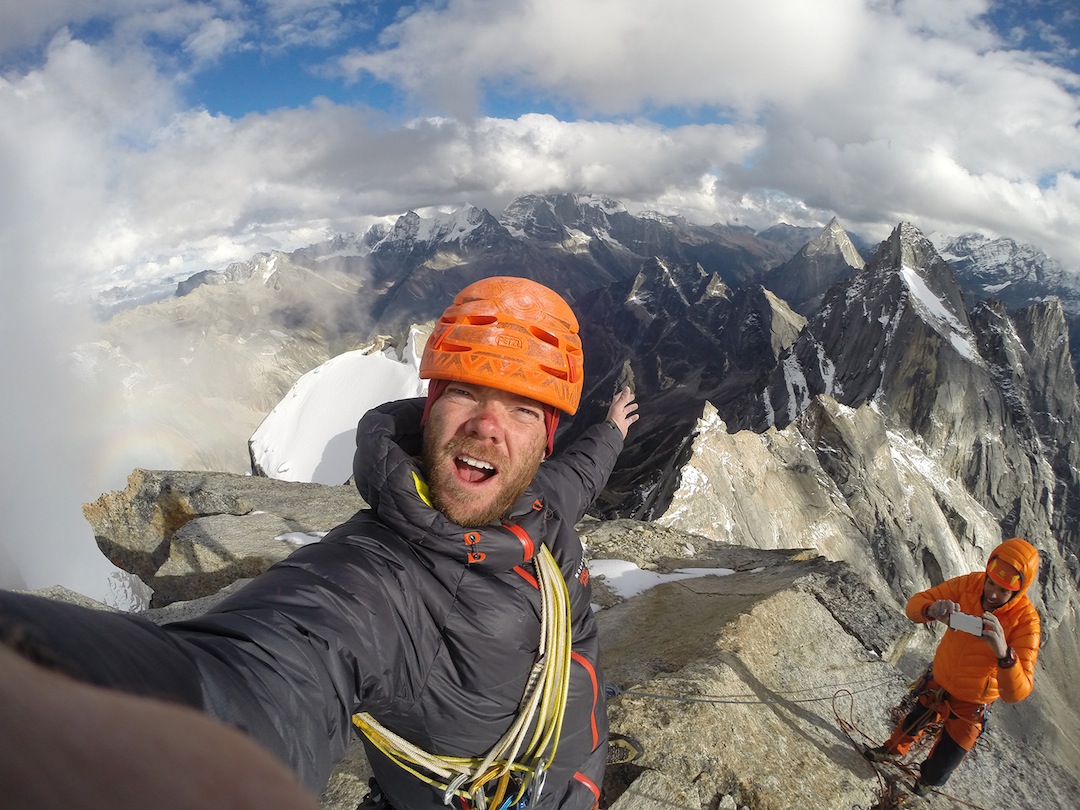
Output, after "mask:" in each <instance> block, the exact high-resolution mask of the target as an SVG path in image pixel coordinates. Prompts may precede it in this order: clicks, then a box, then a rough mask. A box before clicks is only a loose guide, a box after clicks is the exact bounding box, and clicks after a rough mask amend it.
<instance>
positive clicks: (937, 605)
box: [926, 599, 960, 622]
mask: <svg viewBox="0 0 1080 810" xmlns="http://www.w3.org/2000/svg"><path fill="white" fill-rule="evenodd" d="M959 612H960V605H958V604H956V602H953V601H952V600H950V599H938V600H937V601H936V602H934V603H932V604H931V605H930V607H928V608H927V609H926V615H927V616H929V617H930V618H931V619H938V620H940V621H943V622H948V621H949V614H950V613H959Z"/></svg>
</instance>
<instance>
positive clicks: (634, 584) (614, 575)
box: [589, 560, 735, 599]
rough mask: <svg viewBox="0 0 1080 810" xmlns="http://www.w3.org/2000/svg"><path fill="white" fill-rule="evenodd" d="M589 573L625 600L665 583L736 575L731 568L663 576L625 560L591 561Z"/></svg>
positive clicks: (699, 569) (681, 570) (687, 571)
mask: <svg viewBox="0 0 1080 810" xmlns="http://www.w3.org/2000/svg"><path fill="white" fill-rule="evenodd" d="M589 571H590V572H592V575H593V576H599V577H603V578H604V582H605V584H607V586H608V587H609V588H611V590H612V591H614V592H615V593H616V594H617V595H618V596H621V597H622V598H624V599H630V598H632V597H634V596H639V595H641V594H643V593H645V591H647V590H649V589H650V588H655V587H656V586H657V585H663V584H664V583H665V582H678V581H679V580H682V579H694V578H696V577H708V576H715V577H726V576H728V575H729V574H734V573H735V571H734V569H731V568H680V569H678V570H676V571H672V572H671V573H670V574H661V573H658V572H656V571H643V570H642V569H641V568H638V566H636V565H634V563H632V562H626V561H625V560H591V561H590V562H589Z"/></svg>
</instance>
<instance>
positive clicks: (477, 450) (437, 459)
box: [424, 419, 545, 526]
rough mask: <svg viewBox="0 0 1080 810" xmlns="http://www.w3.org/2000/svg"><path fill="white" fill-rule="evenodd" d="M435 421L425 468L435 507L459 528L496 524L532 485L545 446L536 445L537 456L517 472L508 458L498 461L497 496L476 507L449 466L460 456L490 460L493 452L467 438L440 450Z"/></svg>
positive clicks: (427, 437) (528, 457) (427, 438)
mask: <svg viewBox="0 0 1080 810" xmlns="http://www.w3.org/2000/svg"><path fill="white" fill-rule="evenodd" d="M433 421H434V419H432V420H429V424H428V426H427V427H428V428H429V429H427V430H425V431H424V464H425V466H426V468H427V470H426V473H427V478H428V481H427V483H428V491H429V493H430V495H431V502H432V504H433V505H434V507H435V508H436V509H438V510H439V511H440V512H442V513H443V514H444V515H446V517H447V518H449V519H450V520H451V521H453V522H454V523H456V524H458V525H459V526H486V525H488V524H489V523H495V522H496V521H498V519H499V518H500V517H501V516H502V515H503V514H504V513H505V512H506V511H507V510H508V509H509V508H510V507H511V506H512V505H513V503H514V501H516V500H517V499H518V498H519V497H521V494H522V493H523V492H525V490H526V488H527V487H528V486H529V484H530V483H532V479H533V476H534V475H536V470H537V468H539V466H540V462H541V461H542V460H543V458H544V450H545V447H544V445H543V443H542V442H541V443H540V444H538V445H537V448H536V452H535V454H533V453H530V454H528V455H526V456H524V457H523V458H522V459H521V461H520V462H519V463H518V464H517V466H516V468H512V465H511V464H510V462H509V461H508V460H507V459H506V458H505V457H503V458H501V459H499V460H498V462H497V463H496V464H495V468H496V469H497V470H498V473H497V476H498V479H499V480H498V482H497V483H496V484H495V486H497V487H498V492H497V494H496V495H495V497H494V498H493V499H492V500H491V501H489V502H487V503H486V504H477V503H475V502H474V500H473V496H472V495H471V494H469V493H466V492H463V491H462V490H461V488H460V487H459V486H458V482H457V480H456V479H455V477H454V473H453V469H452V464H448V463H446V462H447V461H448V460H450V459H453V458H455V457H456V456H461V455H466V456H474V457H475V458H490V456H491V451H490V449H489V448H481V446H480V445H479V443H478V442H476V441H475V440H474V439H470V438H467V437H460V438H457V439H451V440H450V441H448V442H447V443H446V444H444V445H443V446H442V447H437V446H436V442H437V439H436V437H437V436H439V435H440V434H441V431H440V430H437V429H435V428H436V427H437V425H436V424H431V422H433ZM470 448H473V452H470Z"/></svg>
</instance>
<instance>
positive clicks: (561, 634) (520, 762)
mask: <svg viewBox="0 0 1080 810" xmlns="http://www.w3.org/2000/svg"><path fill="white" fill-rule="evenodd" d="M535 560H536V573H537V582H538V584H539V587H540V602H541V606H542V613H541V621H540V649H539V653H538V655H537V659H536V662H535V663H534V664H533V668H532V671H531V672H530V673H529V679H528V682H527V683H526V685H525V691H524V694H523V696H522V699H521V702H520V704H519V708H518V715H517V719H516V720H515V721H514V723H513V725H511V727H510V728H509V729H508V730H507V732H506V733H505V734H504V735H503V736H502V738H501V739H500V740H499V741H498V742H497V743H495V745H494V746H492V748H491V750H490V751H488V753H487V755H486V756H484V757H449V756H442V755H439V754H431V753H429V752H427V751H425V750H424V749H422V748H420V747H419V746H416V745H413V744H412V743H410V742H409V741H408V740H406V739H404V738H403V737H401V736H400V735H397V734H395V733H394V732H392V731H390V730H389V729H387V728H386V727H385V726H383V725H382V724H381V723H379V721H378V720H376V719H375V718H374V717H372V716H371V715H370V714H368V713H367V712H362V713H360V714H356V715H353V718H352V720H353V723H354V724H355V725H356V727H357V728H358V729H359V730H360V731H361V732H362V733H363V734H364V736H365V737H367V739H368V740H369V741H370V742H371V744H372V745H374V746H375V747H376V748H378V749H379V750H380V751H382V752H383V753H384V754H385V755H386V756H387V757H389V758H390V759H391V760H393V761H394V762H396V763H397V764H398V765H399V766H400V767H402V768H403V769H405V770H406V771H408V772H409V773H411V774H413V775H414V776H416V777H417V778H418V779H421V780H423V781H424V782H427V783H428V784H429V785H432V786H433V787H435V788H436V789H437V790H439V791H441V792H442V793H443V801H444V803H446V804H450V802H451V800H452V799H453V797H454V796H460V797H462V798H463V799H465V800H466V801H467V802H469V803H470V805H471V806H472V807H473V808H475V810H486V809H487V808H488V806H489V805H490V806H491V807H493V808H495V809H496V810H502V808H504V807H511V806H515V807H516V806H519V805H520V803H521V801H522V799H523V798H525V797H526V794H528V797H529V799H530V801H531V802H535V801H536V800H537V799H538V798H539V796H540V793H541V792H542V791H543V788H544V779H545V776H546V773H547V768H548V766H549V765H550V763H551V762H552V760H553V759H554V758H555V752H556V750H557V749H558V746H559V737H560V735H561V734H562V724H563V715H564V714H565V712H566V698H567V693H568V690H569V684H570V652H571V623H570V593H569V591H568V589H567V587H566V580H565V579H564V578H563V575H562V571H561V570H560V569H559V566H558V564H557V563H556V562H555V558H554V557H552V556H551V552H550V551H549V550H548V548H547V546H545V545H543V544H541V545H540V547H539V551H538V553H537V555H536V557H535ZM530 728H532V729H533V731H532V735H531V736H529V729H530ZM527 737H528V743H527V744H526V738H527ZM512 775H515V776H517V777H518V780H519V784H518V789H517V791H516V794H515V795H514V796H513V797H512V798H511V799H507V797H506V794H507V789H508V787H509V785H510V778H511V776H512ZM489 789H493V792H492V793H491V795H490V796H489V795H488V790H489ZM530 791H531V792H530Z"/></svg>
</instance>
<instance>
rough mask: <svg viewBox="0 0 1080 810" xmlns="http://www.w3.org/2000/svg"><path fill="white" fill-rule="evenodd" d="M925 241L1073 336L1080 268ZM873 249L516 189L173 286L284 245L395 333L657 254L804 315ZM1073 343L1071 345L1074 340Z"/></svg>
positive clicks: (966, 287)
mask: <svg viewBox="0 0 1080 810" xmlns="http://www.w3.org/2000/svg"><path fill="white" fill-rule="evenodd" d="M931 241H932V242H933V244H934V245H935V247H936V248H937V250H938V252H939V254H940V256H941V257H942V258H943V259H944V260H945V261H947V262H948V263H949V264H950V265H951V267H952V269H953V272H954V273H955V275H956V277H957V280H958V282H959V283H960V287H961V289H962V291H963V293H964V296H965V300H966V301H967V302H968V305H972V304H974V303H977V302H978V301H983V300H990V299H999V300H1001V301H1002V302H1003V304H1004V305H1005V306H1006V308H1007V309H1015V308H1017V307H1022V306H1027V305H1029V304H1031V303H1034V302H1036V301H1041V300H1045V299H1046V298H1048V297H1050V296H1056V297H1058V298H1060V299H1061V301H1062V305H1063V307H1064V310H1065V312H1066V317H1067V318H1068V320H1069V323H1070V328H1071V330H1073V336H1074V337H1076V336H1077V335H1080V276H1078V275H1077V274H1075V273H1070V272H1069V271H1067V270H1066V269H1065V268H1063V267H1062V266H1061V265H1060V264H1059V263H1058V262H1057V261H1055V260H1054V259H1052V258H1050V257H1049V256H1047V255H1046V254H1045V253H1044V252H1043V251H1041V250H1039V249H1038V248H1036V247H1034V246H1031V245H1025V244H1021V243H1018V242H1016V241H1015V240H1012V239H1008V238H998V239H991V238H989V237H986V236H983V235H980V234H964V235H961V236H944V235H933V236H932V237H931ZM876 249H877V245H876V244H871V243H868V242H866V241H865V240H862V239H860V238H859V237H858V236H857V235H853V234H848V233H846V232H845V231H844V229H843V227H842V225H841V223H840V222H839V221H837V220H835V219H834V220H833V221H831V222H830V223H828V225H826V227H825V228H824V229H818V228H805V227H795V226H791V225H787V224H784V223H780V224H777V225H775V226H773V227H770V228H767V229H765V230H762V231H757V232H755V231H753V230H752V229H750V228H747V227H743V226H732V225H723V224H713V225H707V226H702V225H695V224H692V223H690V222H688V221H687V220H686V219H684V218H682V217H675V216H667V215H664V214H659V213H655V212H643V213H640V214H637V215H633V214H630V213H629V212H628V211H627V209H626V208H625V206H623V205H622V204H621V203H620V202H618V201H616V200H612V199H610V198H607V197H604V196H601V195H585V194H578V195H573V194H560V195H548V196H541V195H526V196H522V197H519V198H517V199H515V200H514V201H513V202H511V203H510V205H509V206H507V208H506V209H505V210H504V211H503V212H501V214H499V215H498V216H495V215H493V214H492V213H491V212H488V211H486V210H484V209H480V208H476V207H474V206H470V205H466V206H463V207H462V208H459V209H458V210H456V211H454V212H452V213H450V214H446V215H439V216H436V217H432V218H424V217H421V216H419V215H418V214H417V213H415V212H408V213H405V214H403V215H402V216H400V217H399V218H398V219H397V221H396V222H395V223H394V225H393V226H392V227H387V226H384V225H376V226H373V227H372V228H370V229H369V230H368V231H366V232H365V233H363V234H339V235H337V236H335V237H333V238H332V239H329V240H327V241H326V242H322V243H318V244H314V245H310V246H308V247H305V248H301V249H299V250H296V251H293V252H291V253H283V254H275V253H270V254H259V255H256V256H253V257H252V258H251V259H250V260H248V261H246V262H240V263H236V264H233V265H230V266H229V267H227V268H225V269H224V270H205V271H202V272H200V273H197V274H195V275H194V276H192V277H190V278H188V279H183V280H181V281H180V282H179V283H178V284H177V286H176V289H175V294H176V295H186V294H188V293H190V292H191V291H192V290H194V289H196V288H197V287H198V286H200V285H202V284H208V283H228V282H237V281H243V280H245V279H247V278H250V277H251V276H252V275H254V274H256V273H257V272H259V269H258V268H262V267H265V266H266V265H267V263H268V262H273V261H274V256H276V255H280V256H282V257H283V258H285V259H287V260H288V261H289V262H291V263H293V264H294V265H296V266H297V267H302V268H305V269H308V270H313V271H314V270H318V271H320V272H326V273H331V272H340V273H342V274H344V275H346V276H350V277H352V278H354V279H356V280H357V281H361V282H363V284H362V293H361V297H362V301H361V304H360V305H359V307H352V306H351V305H350V306H348V307H342V311H341V312H340V313H338V315H339V318H338V320H337V322H336V326H338V327H340V329H341V331H343V332H352V331H360V332H363V331H365V329H367V328H372V327H373V328H376V329H382V330H389V331H400V330H401V329H402V328H403V327H405V326H407V322H409V321H413V320H424V319H426V318H430V317H432V316H433V315H434V314H436V313H435V311H434V309H433V307H435V306H438V302H439V301H442V300H445V296H446V295H450V294H452V293H453V292H454V291H456V290H457V289H460V287H461V286H463V285H464V284H465V283H468V281H470V280H472V279H473V278H477V277H480V276H482V275H490V274H492V273H499V272H503V273H512V274H517V275H526V276H530V277H532V278H536V279H537V280H538V281H542V282H544V283H548V284H551V285H552V286H555V287H557V288H559V289H560V290H562V291H564V292H566V293H568V294H569V295H570V296H571V297H573V298H575V299H576V298H578V297H580V296H581V295H583V294H584V293H587V292H589V291H590V290H594V289H597V288H599V287H602V286H605V285H606V284H609V283H611V282H614V281H619V280H626V279H627V278H630V277H631V276H632V275H633V274H634V273H635V272H636V271H637V270H638V269H639V268H640V267H641V266H642V264H643V263H644V262H647V261H649V260H651V259H654V258H655V259H657V260H659V261H661V262H663V263H664V264H665V265H668V266H682V265H689V266H700V268H701V269H702V270H703V271H704V272H705V273H708V274H715V275H716V276H718V277H719V278H720V280H722V281H723V282H724V283H726V284H728V285H729V286H731V287H733V288H736V287H741V286H744V285H746V284H762V285H763V286H765V287H766V288H767V289H769V290H770V291H771V292H773V293H774V294H776V295H777V296H779V297H780V298H782V299H784V300H785V301H787V302H788V303H789V305H791V306H792V307H793V308H794V309H795V310H797V311H798V312H800V313H802V314H803V315H806V316H809V315H811V314H812V313H813V310H814V309H815V308H816V305H817V304H818V303H819V302H820V300H821V298H822V297H823V295H824V293H825V291H826V290H827V289H828V287H829V286H831V285H832V284H833V283H835V282H836V281H840V280H842V279H843V278H846V277H847V276H849V275H851V274H853V273H854V272H855V271H856V270H857V269H859V268H860V267H862V266H863V265H864V264H865V263H866V261H867V260H868V259H869V258H870V257H872V256H873V254H874V252H875V251H876ZM162 297H164V294H163V291H162V290H161V289H158V288H155V289H153V290H149V289H147V290H140V291H137V292H133V293H128V294H127V297H125V294H124V293H122V292H121V291H119V290H112V291H110V292H109V293H108V294H106V295H105V296H103V297H102V298H101V300H100V301H99V304H100V307H101V311H102V312H103V313H105V314H108V315H111V314H115V313H116V312H118V311H120V310H123V309H125V308H129V307H130V306H136V305H141V304H144V303H148V302H149V301H150V300H154V299H158V300H160V299H161V298H162ZM296 314H298V315H302V313H296ZM1072 343H1073V344H1074V345H1076V346H1080V340H1073V341H1072Z"/></svg>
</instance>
